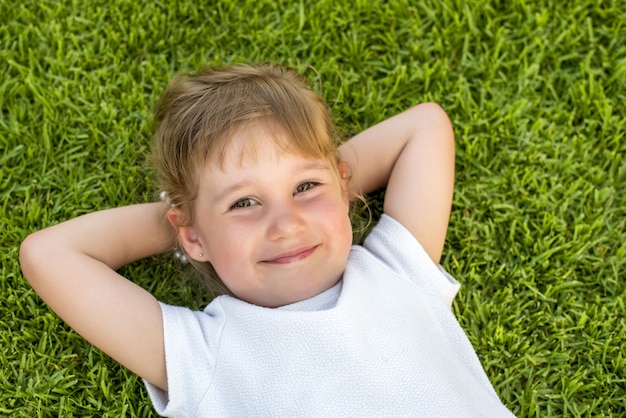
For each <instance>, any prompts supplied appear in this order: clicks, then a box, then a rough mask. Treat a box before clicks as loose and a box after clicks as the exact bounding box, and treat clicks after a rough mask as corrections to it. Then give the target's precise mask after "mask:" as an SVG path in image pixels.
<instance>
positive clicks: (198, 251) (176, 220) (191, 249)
mask: <svg viewBox="0 0 626 418" xmlns="http://www.w3.org/2000/svg"><path fill="white" fill-rule="evenodd" d="M167 219H168V221H169V222H170V223H171V224H172V226H173V227H174V228H175V229H176V232H177V234H178V243H179V245H180V246H181V247H182V249H183V250H185V252H186V253H187V256H188V257H190V258H192V259H194V260H196V261H206V260H205V259H204V252H205V251H203V249H202V242H200V237H199V235H198V233H197V232H196V230H195V228H194V227H193V226H191V225H188V224H187V215H186V214H185V213H184V212H183V211H182V210H180V209H178V208H171V209H170V210H168V211H167Z"/></svg>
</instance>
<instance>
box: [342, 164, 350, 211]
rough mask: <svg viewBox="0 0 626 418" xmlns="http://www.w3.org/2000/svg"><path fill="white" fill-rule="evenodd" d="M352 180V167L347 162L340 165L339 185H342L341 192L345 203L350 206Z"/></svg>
mask: <svg viewBox="0 0 626 418" xmlns="http://www.w3.org/2000/svg"><path fill="white" fill-rule="evenodd" d="M351 178H352V173H351V172H350V166H348V164H346V163H345V162H343V161H342V162H340V163H339V183H340V185H341V192H342V195H343V198H344V200H345V202H346V203H347V204H348V205H349V203H350V179H351Z"/></svg>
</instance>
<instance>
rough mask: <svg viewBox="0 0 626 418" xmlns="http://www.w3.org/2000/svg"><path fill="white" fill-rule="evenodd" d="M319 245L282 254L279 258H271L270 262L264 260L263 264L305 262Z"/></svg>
mask: <svg viewBox="0 0 626 418" xmlns="http://www.w3.org/2000/svg"><path fill="white" fill-rule="evenodd" d="M317 247H318V246H317V245H314V246H312V247H307V248H300V249H297V250H295V251H289V252H287V253H284V254H281V255H279V256H278V257H275V258H271V259H268V260H263V263H268V264H290V263H294V262H296V261H300V260H304V259H305V258H307V257H308V256H310V255H311V254H313V252H314V251H315V250H316V249H317Z"/></svg>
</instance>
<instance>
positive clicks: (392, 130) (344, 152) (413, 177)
mask: <svg viewBox="0 0 626 418" xmlns="http://www.w3.org/2000/svg"><path fill="white" fill-rule="evenodd" d="M340 154H341V157H342V160H343V161H344V162H346V163H347V164H348V167H349V169H350V170H351V171H352V173H351V174H352V179H351V183H350V188H351V189H352V190H353V191H356V192H358V193H370V192H372V191H375V190H377V189H381V188H384V187H386V188H387V189H386V193H385V202H384V212H385V213H386V214H388V215H389V216H391V217H392V218H394V219H395V220H396V221H398V222H400V223H401V224H402V225H404V227H405V228H407V229H408V230H409V231H410V232H411V233H412V234H413V235H414V236H415V238H416V239H417V240H418V241H419V242H420V244H421V245H422V247H423V248H424V249H425V250H426V252H427V253H428V255H429V256H430V258H431V259H432V260H433V261H434V262H435V263H438V262H439V261H440V259H441V253H442V251H443V245H444V241H445V237H446V231H447V229H448V221H449V217H450V209H451V206H452V192H453V188H454V132H453V130H452V125H451V123H450V119H449V118H448V116H447V115H446V113H445V112H444V111H443V109H442V108H441V107H440V106H439V105H437V104H435V103H423V104H419V105H417V106H415V107H412V108H410V109H408V110H406V111H404V112H402V113H400V114H398V115H396V116H393V117H391V118H389V119H387V120H385V121H383V122H381V123H379V124H377V125H374V126H372V127H370V128H368V129H366V130H365V131H363V132H362V133H360V134H358V135H356V136H355V137H354V138H352V139H351V140H350V141H348V142H346V143H345V144H344V145H342V146H341V147H340Z"/></svg>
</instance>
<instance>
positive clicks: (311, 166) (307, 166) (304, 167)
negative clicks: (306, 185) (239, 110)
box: [215, 161, 331, 202]
mask: <svg viewBox="0 0 626 418" xmlns="http://www.w3.org/2000/svg"><path fill="white" fill-rule="evenodd" d="M330 169H331V167H330V166H329V165H327V164H324V163H321V162H318V161H307V162H306V163H303V164H300V165H298V166H296V167H295V171H310V170H330ZM251 184H252V181H251V180H248V179H245V180H242V181H238V182H237V183H234V184H231V185H230V186H228V187H226V188H225V189H224V190H222V191H220V192H219V193H218V195H217V196H215V202H220V201H222V200H224V199H225V198H226V197H227V196H228V195H230V194H231V193H234V192H236V191H237V190H239V189H243V188H244V187H246V186H249V185H251Z"/></svg>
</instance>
